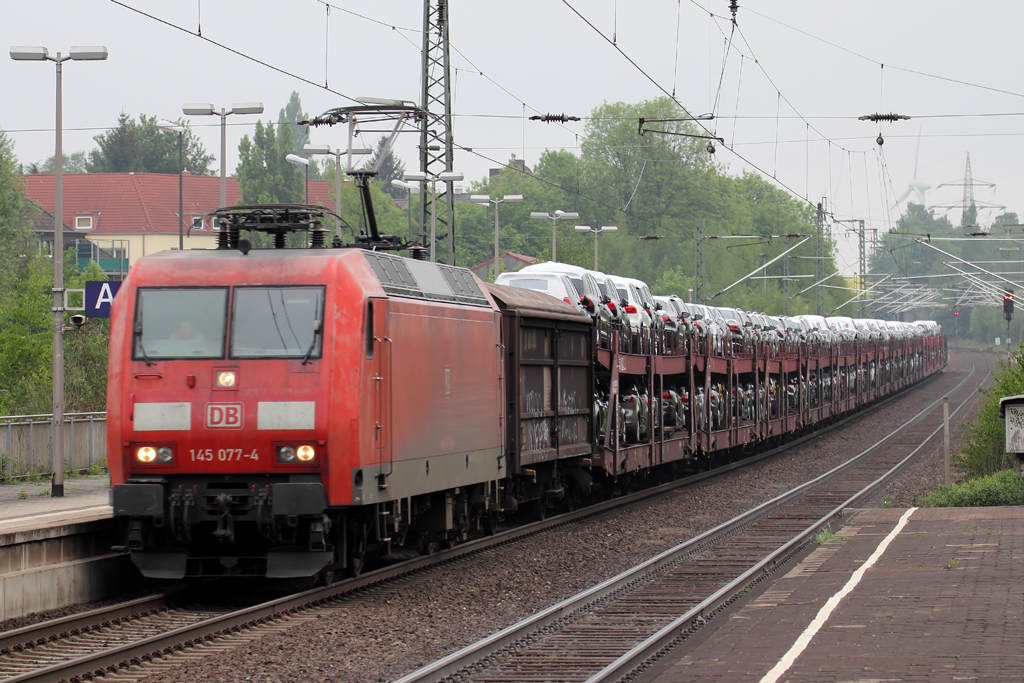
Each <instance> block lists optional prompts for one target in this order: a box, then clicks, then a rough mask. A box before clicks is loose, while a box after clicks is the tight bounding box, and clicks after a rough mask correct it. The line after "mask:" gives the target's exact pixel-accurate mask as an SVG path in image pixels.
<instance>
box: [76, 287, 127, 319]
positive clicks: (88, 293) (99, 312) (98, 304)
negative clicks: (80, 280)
mask: <svg viewBox="0 0 1024 683" xmlns="http://www.w3.org/2000/svg"><path fill="white" fill-rule="evenodd" d="M120 288H121V283H120V282H86V283H85V316H86V317H87V318H109V317H110V304H111V303H112V302H113V301H114V297H115V296H117V290H119V289H120Z"/></svg>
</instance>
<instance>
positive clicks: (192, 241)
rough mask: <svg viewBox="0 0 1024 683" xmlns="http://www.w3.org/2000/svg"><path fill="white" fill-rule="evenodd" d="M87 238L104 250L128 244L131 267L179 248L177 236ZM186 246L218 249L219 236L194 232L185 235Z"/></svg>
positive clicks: (111, 235)
mask: <svg viewBox="0 0 1024 683" xmlns="http://www.w3.org/2000/svg"><path fill="white" fill-rule="evenodd" d="M85 238H86V239H88V240H89V241H90V242H95V243H96V245H97V246H99V247H101V248H104V249H107V248H110V246H111V244H110V243H111V242H115V243H116V242H117V241H122V242H127V246H128V261H129V265H135V262H136V261H138V260H139V259H140V258H142V257H143V256H149V255H150V254H155V253H157V252H160V251H167V250H169V249H177V248H178V236H177V235H113V234H110V233H103V234H101V235H93V234H89V235H85ZM184 245H185V249H216V248H217V236H216V235H214V234H210V233H205V234H204V233H196V232H193V233H192V235H191V236H189V235H188V234H186V235H185V240H184ZM113 246H115V247H117V246H120V245H117V244H115V245H113Z"/></svg>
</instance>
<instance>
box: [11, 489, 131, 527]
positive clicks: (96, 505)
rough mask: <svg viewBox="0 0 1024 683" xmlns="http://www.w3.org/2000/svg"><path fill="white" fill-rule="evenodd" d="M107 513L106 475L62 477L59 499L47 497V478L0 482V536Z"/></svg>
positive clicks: (93, 518)
mask: <svg viewBox="0 0 1024 683" xmlns="http://www.w3.org/2000/svg"><path fill="white" fill-rule="evenodd" d="M111 515H112V510H111V508H110V475H109V474H102V475H89V476H81V477H75V478H74V479H67V480H65V482H64V497H63V498H51V497H50V482H49V481H43V482H38V483H32V482H28V481H24V482H16V483H13V484H3V485H0V536H4V535H7V534H12V533H19V532H23V531H29V530H33V529H40V528H50V527H55V526H63V525H67V524H77V523H82V522H91V521H96V520H102V519H108V518H110V517H111Z"/></svg>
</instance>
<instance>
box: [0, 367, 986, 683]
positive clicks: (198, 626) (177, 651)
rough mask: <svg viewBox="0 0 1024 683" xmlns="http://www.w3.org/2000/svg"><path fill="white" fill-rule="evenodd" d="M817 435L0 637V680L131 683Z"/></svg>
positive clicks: (14, 682) (858, 416) (12, 682)
mask: <svg viewBox="0 0 1024 683" xmlns="http://www.w3.org/2000/svg"><path fill="white" fill-rule="evenodd" d="M965 381H966V380H965ZM918 386H920V385H918ZM904 395H905V393H903V392H901V393H899V394H896V395H894V396H893V397H890V398H889V399H887V400H886V401H883V402H881V403H879V404H876V405H875V406H873V407H871V408H869V409H868V410H867V411H863V412H860V413H857V414H855V415H852V416H850V417H848V418H846V419H845V420H843V421H840V422H838V423H836V424H835V425H833V426H831V427H829V429H831V428H835V427H838V426H840V425H842V424H847V423H849V422H850V421H852V420H857V419H862V418H863V417H865V416H866V415H868V414H870V412H871V411H872V410H876V409H878V408H880V407H881V406H883V405H886V404H887V403H888V402H889V401H891V400H894V399H896V398H898V397H901V396H904ZM823 431H824V430H819V431H817V432H815V433H813V434H810V435H807V436H805V437H803V438H801V439H797V440H794V441H792V442H790V443H788V444H785V445H784V446H781V447H779V448H777V449H774V450H773V451H769V452H766V453H763V454H761V455H759V456H755V457H752V458H747V459H745V460H743V461H741V462H738V463H734V464H732V465H729V466H726V467H723V468H719V469H716V470H714V471H712V472H706V473H701V474H699V475H695V476H692V477H687V478H685V479H680V480H678V481H675V482H670V483H668V484H664V485H662V486H658V487H653V488H651V489H647V490H644V491H640V492H637V493H633V494H630V495H628V496H623V497H621V498H617V499H615V500H612V501H606V502H604V503H599V504H597V505H594V506H591V507H588V508H585V509H582V510H578V511H575V512H572V513H568V514H565V515H561V516H559V517H557V518H551V519H548V520H545V521H541V522H535V523H532V524H527V525H525V526H522V527H518V528H515V529H511V530H508V531H505V532H502V533H501V534H498V535H496V536H493V537H490V538H484V539H479V540H476V541H472V542H470V543H466V544H463V545H461V546H458V547H457V548H455V549H453V550H450V551H446V552H443V553H438V554H436V555H433V556H429V557H422V558H416V559H414V560H410V561H407V562H403V563H400V564H397V565H394V566H392V567H388V568H385V569H382V570H379V571H375V572H372V573H368V574H366V575H364V576H362V577H359V578H356V579H350V580H347V581H343V582H339V583H336V584H334V585H332V586H329V587H326V588H317V589H313V590H307V591H302V592H299V593H297V594H293V595H288V596H285V597H280V598H275V599H273V600H266V601H262V602H260V603H259V604H254V605H253V604H250V605H246V606H244V607H243V608H241V609H237V608H236V607H237V606H234V607H233V606H223V607H220V608H217V607H211V606H209V605H208V604H203V603H201V602H197V601H196V600H195V599H194V598H191V599H190V598H188V596H186V595H182V594H173V595H172V594H165V595H158V596H153V597H150V598H143V599H139V600H135V601H131V602H129V603H124V604H120V605H113V606H110V607H107V608H103V609H99V610H94V611H92V612H86V613H81V614H77V615H72V616H70V617H64V618H61V619H57V620H53V621H49V622H44V623H41V624H37V625H33V626H27V627H24V628H21V629H17V630H15V631H10V632H7V633H2V634H0V681H2V682H3V683H21V682H22V681H34V682H42V681H65V680H66V681H77V680H86V679H89V678H93V677H96V676H100V675H103V677H104V680H107V681H110V680H119V679H121V678H124V679H125V680H134V679H136V678H138V677H139V676H141V675H145V673H146V671H145V670H146V669H160V668H163V667H164V666H176V665H177V664H176V663H174V662H173V660H174V659H176V658H177V657H168V655H172V654H174V655H177V656H186V657H189V658H192V657H195V656H205V655H206V654H208V652H203V651H204V650H209V651H216V650H217V649H219V648H221V647H228V646H230V647H234V646H236V645H237V644H239V643H238V642H231V641H239V640H249V639H253V638H258V637H262V636H263V635H265V634H266V633H267V632H269V631H274V630H283V629H286V628H292V627H293V626H294V625H295V624H294V622H296V621H304V620H308V619H312V618H318V616H319V615H320V614H322V613H323V612H324V611H333V610H335V609H340V608H341V606H342V605H344V600H345V599H346V598H348V597H351V596H353V595H357V594H360V593H361V592H363V591H365V590H367V589H369V588H371V587H374V586H388V585H391V584H393V583H395V582H398V581H400V580H403V579H408V578H409V577H414V576H416V575H417V574H420V573H422V572H425V571H427V570H429V569H431V568H435V567H438V566H441V565H445V564H449V563H454V562H457V561H458V560H459V558H462V557H466V556H469V555H475V554H478V553H481V552H485V551H486V550H488V549H489V548H493V547H496V546H498V545H502V544H507V543H512V542H515V541H517V540H520V539H523V538H525V537H527V536H530V535H533V534H537V533H541V532H544V531H548V530H550V529H552V528H555V527H558V526H562V525H566V524H570V523H574V522H577V521H579V520H581V519H584V518H588V517H593V516H596V515H601V514H606V513H608V512H610V511H611V510H614V509H617V508H620V507H622V506H625V505H630V504H635V503H638V502H640V501H643V500H646V499H648V498H650V497H652V496H657V495H661V494H663V493H664V492H666V491H668V490H670V489H674V488H678V487H680V486H686V485H692V484H695V483H697V482H699V481H703V480H705V479H708V478H711V477H714V476H720V475H721V474H723V473H725V472H728V471H730V470H734V469H737V468H739V467H745V466H749V465H751V464H754V463H756V462H758V461H760V460H763V459H765V458H767V457H771V456H773V455H775V454H777V453H779V452H781V451H783V450H788V449H790V448H792V447H794V446H796V445H799V444H800V443H803V442H805V441H807V440H809V439H811V438H816V437H817V436H820V435H821V433H822V432H823ZM709 533H710V532H709ZM702 537H703V536H702ZM702 537H698V538H702ZM695 540H697V539H695ZM655 559H657V558H655ZM197 605H198V606H197ZM161 660H163V661H161ZM129 667H133V670H132V671H131V672H127V671H124V670H125V669H127V668H129ZM137 667H142V669H139V668H137ZM424 680H426V679H424Z"/></svg>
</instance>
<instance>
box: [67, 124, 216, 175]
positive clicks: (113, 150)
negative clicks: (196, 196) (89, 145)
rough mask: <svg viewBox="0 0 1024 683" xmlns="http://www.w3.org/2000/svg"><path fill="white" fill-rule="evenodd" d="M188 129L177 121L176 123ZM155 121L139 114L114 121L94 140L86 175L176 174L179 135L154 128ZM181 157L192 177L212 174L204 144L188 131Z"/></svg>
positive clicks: (210, 158)
mask: <svg viewBox="0 0 1024 683" xmlns="http://www.w3.org/2000/svg"><path fill="white" fill-rule="evenodd" d="M176 123H177V124H178V125H180V126H184V127H185V128H186V129H187V128H188V124H186V123H185V122H184V121H182V120H181V119H179V120H178V121H177V122H176ZM156 124H157V118H156V117H155V116H146V115H145V114H139V120H138V121H135V120H133V119H132V118H131V117H130V116H128V115H127V114H121V115H120V116H119V117H118V119H117V127H116V128H113V129H111V130H108V131H107V132H105V133H102V134H101V135H97V136H96V137H94V138H93V140H95V141H96V143H97V144H98V145H99V149H94V150H92V151H91V152H89V162H88V164H87V165H86V169H87V170H88V172H89V173H128V172H133V173H177V172H178V168H179V164H178V134H177V133H165V132H163V131H161V130H160V129H159V128H157V127H156ZM184 135H185V138H184V140H183V145H184V149H183V155H184V166H185V170H186V171H188V172H189V173H191V174H192V175H212V172H211V171H210V163H211V162H212V161H213V155H211V154H207V152H206V149H205V148H204V147H203V144H202V143H201V142H200V141H199V139H198V138H197V137H196V136H195V134H194V133H193V132H192V131H191V130H187V131H186V132H185V134H184Z"/></svg>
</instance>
